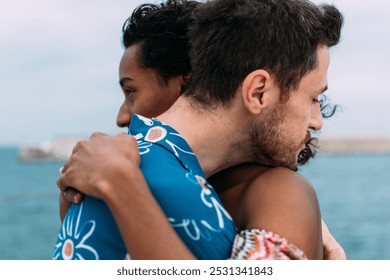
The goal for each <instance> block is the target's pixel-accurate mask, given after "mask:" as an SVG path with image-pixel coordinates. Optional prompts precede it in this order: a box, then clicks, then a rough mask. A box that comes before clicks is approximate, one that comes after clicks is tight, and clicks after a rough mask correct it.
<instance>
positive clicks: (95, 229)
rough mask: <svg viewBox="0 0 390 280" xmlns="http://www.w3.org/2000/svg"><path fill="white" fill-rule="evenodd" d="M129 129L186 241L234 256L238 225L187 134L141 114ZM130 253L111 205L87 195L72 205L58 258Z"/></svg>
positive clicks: (198, 252) (211, 254) (202, 252)
mask: <svg viewBox="0 0 390 280" xmlns="http://www.w3.org/2000/svg"><path fill="white" fill-rule="evenodd" d="M129 133H130V134H132V135H133V136H134V137H135V138H136V139H137V141H138V149H139V151H140V154H141V169H142V172H143V174H144V176H145V178H146V181H147V182H148V184H149V187H150V189H151V191H152V193H153V195H154V197H155V198H156V200H157V201H158V203H159V204H160V206H161V208H162V209H163V210H164V212H165V214H166V216H167V217H168V220H169V222H170V223H171V225H172V226H173V227H174V229H175V230H176V232H177V233H178V235H179V236H180V238H181V239H182V240H183V242H184V243H185V244H186V245H187V247H188V248H189V249H190V250H191V251H192V253H193V254H194V255H195V256H196V257H197V258H199V259H227V258H229V257H230V253H231V249H232V244H233V241H234V237H235V235H236V233H237V230H236V227H235V225H234V223H233V221H232V219H231V217H230V216H229V214H228V213H227V211H226V210H225V209H224V207H223V206H222V203H221V201H220V199H219V197H218V195H217V194H216V192H215V190H214V189H213V188H212V187H211V186H210V185H209V184H208V183H207V181H206V180H205V176H204V174H203V171H202V169H201V167H200V165H199V162H198V160H197V158H196V156H195V154H194V153H193V151H192V149H191V148H190V147H189V145H188V144H187V142H186V141H185V140H184V139H183V137H182V136H181V135H180V134H179V133H178V132H176V131H175V130H174V129H173V128H171V127H170V126H168V125H166V124H163V123H161V122H159V121H157V120H155V119H148V118H144V117H142V116H140V115H134V116H133V118H132V121H131V126H130V130H129ZM134 226H137V225H134ZM155 234H156V235H158V234H159V233H158V232H156V233H155ZM126 253H127V250H126V247H125V244H124V242H123V240H122V238H121V235H120V233H119V230H118V227H117V225H116V224H115V221H114V218H113V217H112V215H111V213H110V211H109V209H108V207H107V206H106V205H105V204H104V203H103V202H102V201H101V200H97V199H94V198H91V197H85V198H84V200H83V202H82V203H81V204H79V205H76V204H72V205H71V207H70V209H69V211H68V213H67V215H66V217H65V219H64V222H63V224H62V226H61V230H60V233H59V235H58V239H57V244H56V247H55V251H54V257H53V258H54V259H124V258H125V257H126ZM130 257H131V256H130Z"/></svg>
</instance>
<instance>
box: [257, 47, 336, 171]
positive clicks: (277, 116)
mask: <svg viewBox="0 0 390 280" xmlns="http://www.w3.org/2000/svg"><path fill="white" fill-rule="evenodd" d="M317 55H318V65H317V68H316V69H314V70H313V71H311V72H309V73H308V74H306V75H305V76H304V77H303V78H302V80H301V81H300V83H299V87H298V89H297V90H294V91H292V92H291V93H290V97H289V99H288V101H287V102H285V103H280V102H279V103H278V104H277V105H276V106H274V107H273V108H272V110H271V112H269V113H268V114H267V116H266V117H264V118H262V119H261V120H257V121H255V122H253V123H252V125H251V127H250V132H251V146H252V150H253V157H254V158H253V160H254V161H255V162H258V163H260V164H265V165H270V166H274V167H276V166H283V167H287V168H290V169H292V170H297V166H298V161H297V160H298V154H299V153H300V152H301V151H302V150H303V149H304V148H305V143H306V142H307V141H308V140H309V138H310V133H309V132H308V130H309V129H311V130H320V129H321V128H322V115H321V110H320V104H319V102H318V98H319V96H320V95H321V94H322V93H323V92H324V91H325V90H326V89H327V71H328V66H329V50H328V48H327V47H321V48H319V49H318V51H317Z"/></svg>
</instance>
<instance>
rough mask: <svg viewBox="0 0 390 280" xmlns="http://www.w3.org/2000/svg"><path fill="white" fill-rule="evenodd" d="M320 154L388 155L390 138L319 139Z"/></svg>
mask: <svg viewBox="0 0 390 280" xmlns="http://www.w3.org/2000/svg"><path fill="white" fill-rule="evenodd" d="M318 146H319V148H320V150H319V152H322V153H390V138H323V139H321V138H319V140H318Z"/></svg>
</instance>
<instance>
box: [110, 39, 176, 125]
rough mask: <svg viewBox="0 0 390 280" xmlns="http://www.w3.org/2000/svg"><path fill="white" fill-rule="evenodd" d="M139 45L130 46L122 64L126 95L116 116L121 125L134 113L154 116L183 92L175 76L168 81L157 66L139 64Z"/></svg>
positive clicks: (122, 83)
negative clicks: (162, 78) (155, 68)
mask: <svg viewBox="0 0 390 280" xmlns="http://www.w3.org/2000/svg"><path fill="white" fill-rule="evenodd" d="M139 48H140V46H139V44H133V45H131V46H130V47H128V48H127V49H126V51H125V52H124V54H123V56H122V59H121V62H120V65H119V79H120V81H119V82H120V85H121V88H122V91H123V94H124V96H125V100H124V102H123V104H122V106H121V107H120V109H119V112H118V116H117V125H118V126H120V127H126V126H129V123H130V119H131V116H132V115H133V114H140V115H143V116H144V117H148V118H151V117H156V116H158V115H160V114H162V113H164V112H165V111H166V110H168V109H169V108H170V107H171V106H172V104H173V103H174V102H175V101H176V100H177V99H178V98H179V96H180V87H178V86H177V83H174V82H173V80H174V78H171V79H170V80H168V83H167V84H166V85H165V84H164V83H163V82H162V81H161V80H160V79H159V78H158V76H157V72H156V71H155V70H154V69H151V68H142V67H140V66H139V63H138V59H139V58H138V50H139Z"/></svg>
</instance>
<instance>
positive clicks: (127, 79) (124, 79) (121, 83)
mask: <svg viewBox="0 0 390 280" xmlns="http://www.w3.org/2000/svg"><path fill="white" fill-rule="evenodd" d="M126 81H133V79H132V78H129V77H125V78H122V79H120V80H119V84H120V85H121V87H123V85H124V83H125V82H126Z"/></svg>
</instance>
